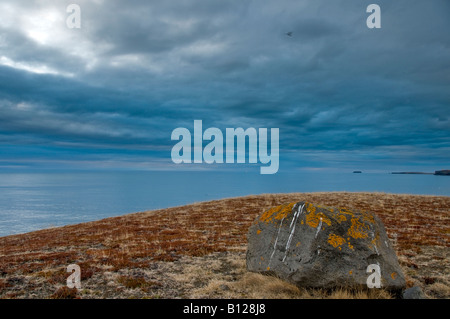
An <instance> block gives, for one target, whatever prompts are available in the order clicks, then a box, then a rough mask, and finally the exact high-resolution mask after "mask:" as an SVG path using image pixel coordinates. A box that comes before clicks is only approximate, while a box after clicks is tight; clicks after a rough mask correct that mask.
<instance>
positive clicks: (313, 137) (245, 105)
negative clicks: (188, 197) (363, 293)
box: [0, 0, 450, 172]
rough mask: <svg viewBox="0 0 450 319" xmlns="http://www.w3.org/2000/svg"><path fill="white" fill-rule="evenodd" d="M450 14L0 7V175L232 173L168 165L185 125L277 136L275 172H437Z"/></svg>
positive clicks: (445, 143) (408, 5)
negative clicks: (374, 22)
mask: <svg viewBox="0 0 450 319" xmlns="http://www.w3.org/2000/svg"><path fill="white" fill-rule="evenodd" d="M71 3H75V4H78V5H79V7H80V9H81V16H80V21H81V26H80V28H69V27H68V26H67V23H66V22H67V19H68V17H69V16H70V12H69V13H68V12H66V9H67V6H68V5H69V4H71ZM371 3H376V4H378V5H379V6H380V8H381V28H379V29H369V28H368V27H367V25H366V20H367V17H368V16H369V15H370V13H367V12H366V8H367V6H368V5H369V4H371ZM449 16H450V1H448V0H432V1H411V0H396V1H391V0H390V1H385V0H370V1H365V0H333V1H330V0H328V1H324V0H314V1H312V0H310V1H306V0H277V1H267V0H164V1H162V0H160V1H132V0H131V1H119V0H108V1H106V0H105V1H103V0H91V1H84V0H83V1H81V0H70V1H45V0H41V1H32V2H31V1H25V0H2V1H1V2H0V170H13V169H89V170H90V169H120V170H122V169H125V170H127V169H132V170H189V169H202V170H213V171H214V170H222V169H227V168H229V167H230V166H229V164H212V165H209V164H192V165H191V164H178V165H176V164H174V163H173V162H172V160H171V149H172V147H173V146H174V144H175V143H176V142H174V141H172V140H171V133H172V131H173V130H174V129H175V128H177V127H185V128H188V129H189V130H192V129H193V126H194V120H202V122H203V127H204V128H208V127H217V128H219V129H220V130H223V132H224V133H225V129H226V128H237V127H242V128H244V129H246V128H249V127H253V128H279V139H280V140H279V147H280V150H279V157H280V159H279V161H280V164H279V166H280V171H284V172H290V171H296V170H325V171H326V170H365V171H431V172H433V171H434V170H439V169H449V168H450V160H449V157H450V156H449V154H450V34H449V31H448V30H449V29H450V20H449V19H448V17H449ZM288 32H292V33H291V34H290V36H289V35H287V34H286V33H288ZM248 165H250V164H239V165H235V166H234V165H233V169H237V170H239V169H247V168H248ZM252 165H253V164H252ZM253 166H254V165H253ZM258 167H259V165H258Z"/></svg>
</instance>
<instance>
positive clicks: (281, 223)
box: [267, 217, 284, 268]
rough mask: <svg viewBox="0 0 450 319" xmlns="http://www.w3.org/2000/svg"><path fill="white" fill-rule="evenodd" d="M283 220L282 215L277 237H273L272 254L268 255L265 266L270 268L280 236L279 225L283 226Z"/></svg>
mask: <svg viewBox="0 0 450 319" xmlns="http://www.w3.org/2000/svg"><path fill="white" fill-rule="evenodd" d="M283 221H284V217H283V218H282V219H281V222H280V227H279V228H278V233H277V238H275V243H274V244H273V251H272V255H270V259H269V264H268V265H267V268H270V263H271V262H272V258H273V255H274V254H275V250H276V247H277V243H278V237H280V230H281V226H283Z"/></svg>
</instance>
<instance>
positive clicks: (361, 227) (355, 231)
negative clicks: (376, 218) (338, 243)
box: [348, 218, 369, 239]
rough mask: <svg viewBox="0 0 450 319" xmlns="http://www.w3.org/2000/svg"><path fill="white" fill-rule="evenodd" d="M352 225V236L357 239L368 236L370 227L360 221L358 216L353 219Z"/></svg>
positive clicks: (349, 230)
mask: <svg viewBox="0 0 450 319" xmlns="http://www.w3.org/2000/svg"><path fill="white" fill-rule="evenodd" d="M351 222H352V225H351V226H350V228H349V229H348V234H349V235H350V237H353V238H355V239H362V238H367V237H368V231H369V227H368V226H367V225H365V224H363V223H361V222H360V221H359V219H358V218H352V219H351Z"/></svg>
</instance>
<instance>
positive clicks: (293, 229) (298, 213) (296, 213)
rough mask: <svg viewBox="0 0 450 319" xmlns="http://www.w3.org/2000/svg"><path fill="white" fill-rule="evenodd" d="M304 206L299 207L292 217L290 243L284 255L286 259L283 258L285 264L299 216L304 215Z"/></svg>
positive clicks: (287, 244)
mask: <svg viewBox="0 0 450 319" xmlns="http://www.w3.org/2000/svg"><path fill="white" fill-rule="evenodd" d="M304 206H305V205H304V204H303V205H302V206H301V207H300V206H299V208H298V209H297V211H296V212H295V214H294V217H292V221H291V225H290V226H289V229H290V234H289V238H288V241H287V243H286V247H285V253H284V257H283V262H284V260H285V259H286V256H287V253H288V250H289V247H290V246H291V241H292V237H293V236H294V232H295V225H296V223H297V219H298V216H300V214H301V213H302V211H303V207H304Z"/></svg>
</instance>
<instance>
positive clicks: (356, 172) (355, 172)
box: [353, 171, 362, 174]
mask: <svg viewBox="0 0 450 319" xmlns="http://www.w3.org/2000/svg"><path fill="white" fill-rule="evenodd" d="M353 173H354V174H361V173H362V171H353Z"/></svg>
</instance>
